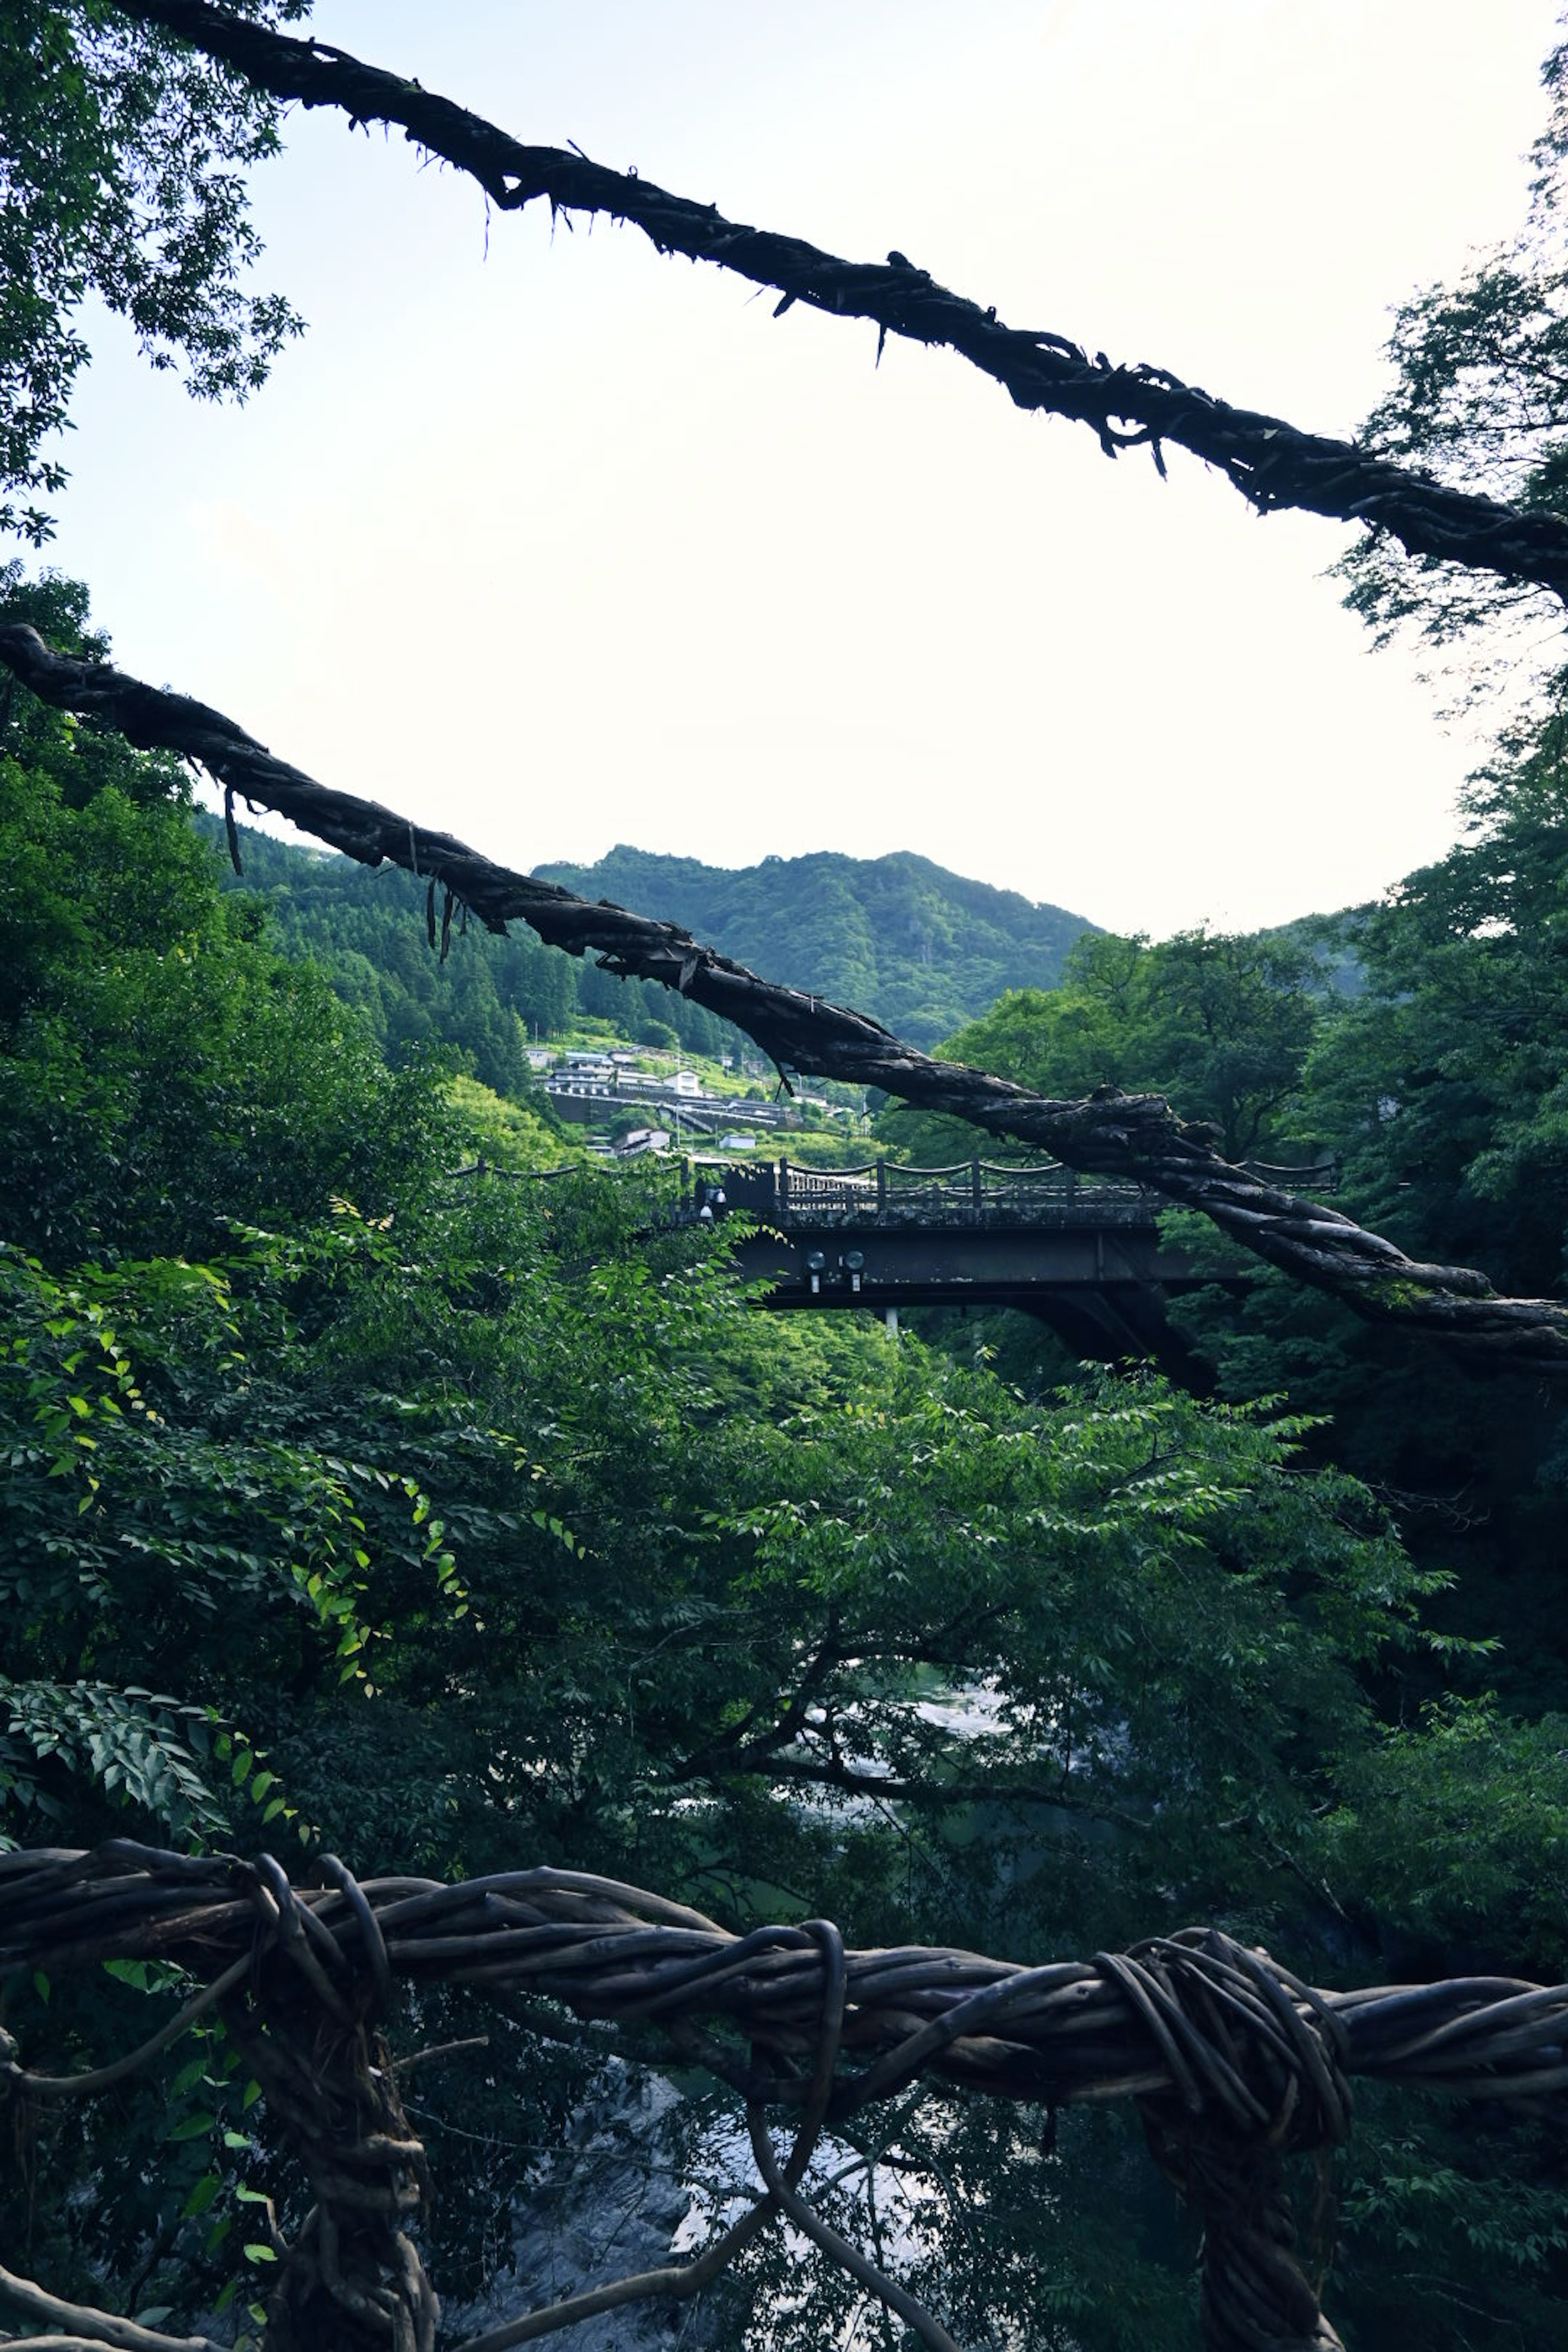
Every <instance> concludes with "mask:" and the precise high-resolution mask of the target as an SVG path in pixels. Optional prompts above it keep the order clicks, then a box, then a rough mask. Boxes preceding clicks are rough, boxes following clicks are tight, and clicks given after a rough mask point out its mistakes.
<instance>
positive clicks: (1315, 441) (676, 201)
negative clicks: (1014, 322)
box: [118, 0, 1568, 597]
mask: <svg viewBox="0 0 1568 2352" xmlns="http://www.w3.org/2000/svg"><path fill="white" fill-rule="evenodd" d="M118 5H119V8H120V13H121V15H122V16H130V17H132V18H133V19H135V20H137V21H138V22H140V23H142V24H144V25H154V26H163V28H164V29H165V30H166V31H168V32H171V33H174V34H175V35H177V36H178V37H179V38H180V39H182V40H185V41H189V42H191V43H192V44H193V45H194V46H195V47H197V48H200V49H204V50H205V51H206V53H207V54H208V55H209V56H210V57H213V58H217V59H219V60H220V61H221V62H222V63H223V64H225V65H227V66H229V67H232V68H235V69H236V70H237V71H238V72H239V73H241V74H243V75H244V76H245V78H246V79H247V81H250V82H253V83H254V84H255V85H256V86H257V88H258V89H265V90H268V91H269V92H270V93H271V94H272V95H273V96H274V97H275V98H279V99H283V100H292V101H294V102H296V103H298V104H300V105H301V106H307V107H315V106H328V107H332V108H335V109H336V110H338V111H340V112H341V113H343V114H345V115H347V117H348V118H349V121H351V123H364V122H384V123H391V124H395V125H396V126H397V127H398V128H399V129H400V130H402V131H405V133H406V134H407V136H408V137H409V139H410V140H412V141H414V142H416V144H417V145H418V146H420V147H421V148H423V149H424V150H425V152H426V153H427V154H431V155H439V156H440V157H441V158H442V159H443V161H444V162H446V163H451V164H453V165H454V166H455V167H456V168H457V169H458V170H459V171H462V172H466V173H468V174H469V175H470V176H471V177H472V178H473V179H475V180H477V181H478V183H479V185H480V187H481V188H483V190H484V192H485V194H486V196H487V197H488V198H489V202H490V203H491V204H492V205H495V207H496V208H497V210H498V211H500V212H517V211H521V209H522V208H523V207H524V206H525V205H531V204H533V203H536V202H540V201H543V202H547V203H548V204H549V205H550V207H551V211H552V214H553V213H555V212H557V211H562V212H566V213H574V212H577V213H589V214H593V213H601V214H604V215H607V216H608V217H609V218H611V219H613V220H616V221H630V222H632V223H633V224H634V225H635V226H637V227H638V228H640V229H641V230H642V231H643V233H644V235H645V236H647V238H648V239H649V240H650V242H651V243H652V244H653V245H654V247H656V248H657V249H658V252H660V253H667V254H668V253H679V254H684V255H685V256H686V257H688V258H689V260H692V261H707V262H711V263H713V264H715V265H716V266H717V267H718V268H721V269H728V270H732V271H734V272H735V273H736V274H737V275H739V276H740V277H742V278H746V279H748V280H750V282H751V283H752V284H753V285H756V286H763V287H767V288H770V289H773V291H775V292H776V293H777V294H778V295H779V297H780V299H779V302H778V305H777V311H776V312H775V315H777V313H778V312H783V311H784V310H788V309H789V308H790V306H791V305H792V304H793V303H795V302H805V303H809V304H810V305H811V307H812V308H813V309H815V310H826V311H829V312H832V313H834V314H835V315H837V316H838V317H841V318H852V319H864V320H870V321H872V322H873V323H874V324H875V325H876V328H877V331H878V352H879V354H880V351H881V346H882V342H883V341H884V340H885V339H886V338H887V337H888V336H889V335H898V336H900V337H903V338H906V339H908V340H910V341H915V342H921V343H926V344H932V345H942V344H945V345H947V346H949V347H950V348H951V349H952V350H953V351H955V352H959V353H960V354H961V355H962V356H963V358H964V359H966V360H968V361H969V362H971V364H972V365H973V366H974V367H977V368H979V369H980V370H982V372H983V373H984V374H986V375H989V376H991V377H993V378H994V380H995V381H996V382H997V383H1000V384H1001V385H1002V386H1003V387H1004V388H1005V391H1006V392H1007V393H1008V394H1009V395H1010V397H1011V398H1012V399H1013V400H1014V402H1016V404H1017V405H1018V406H1019V407H1020V408H1025V409H1043V410H1046V411H1047V412H1048V413H1050V414H1052V415H1058V416H1067V417H1076V418H1078V419H1079V421H1081V422H1082V423H1084V424H1087V425H1090V426H1092V428H1093V430H1094V431H1095V433H1096V434H1097V435H1098V436H1099V439H1100V446H1101V448H1102V449H1103V450H1104V451H1105V453H1106V455H1107V456H1108V457H1116V456H1117V455H1118V454H1119V452H1120V451H1121V450H1122V449H1127V448H1137V447H1147V448H1148V449H1149V450H1150V451H1151V453H1152V457H1153V458H1154V462H1155V464H1156V465H1157V466H1158V467H1159V468H1160V471H1161V472H1162V474H1163V472H1164V461H1163V454H1162V451H1163V444H1165V443H1166V442H1171V443H1173V444H1175V445H1177V446H1180V447H1182V448H1184V449H1186V450H1188V451H1190V452H1191V453H1192V455H1193V456H1194V457H1200V458H1202V459H1203V460H1204V462H1205V464H1206V465H1209V466H1213V467H1215V468H1216V470H1217V471H1219V472H1220V473H1222V474H1224V476H1225V477H1226V480H1227V481H1229V482H1230V483H1231V485H1232V486H1233V488H1236V489H1237V490H1239V491H1240V492H1241V494H1242V496H1243V497H1244V498H1245V499H1247V501H1248V502H1249V503H1250V504H1251V505H1252V506H1253V507H1254V508H1255V509H1257V510H1258V512H1259V513H1268V512H1269V511H1270V510H1272V509H1277V508H1286V507H1296V508H1301V509H1306V510H1307V511H1309V512H1310V513H1313V514H1321V515H1327V516H1330V517H1331V518H1333V519H1335V520H1342V521H1347V522H1358V523H1363V524H1364V525H1366V526H1367V527H1368V528H1369V529H1370V530H1386V531H1389V532H1391V533H1392V534H1393V535H1394V538H1396V539H1398V540H1399V541H1401V542H1402V544H1403V545H1404V546H1405V547H1406V548H1407V549H1408V550H1409V551H1410V552H1411V553H1412V554H1413V555H1416V556H1425V557H1428V558H1433V559H1437V560H1440V561H1443V562H1452V563H1459V564H1465V565H1468V566H1470V567H1474V568H1478V569H1480V570H1483V571H1489V572H1500V573H1502V574H1503V575H1504V576H1505V577H1507V578H1509V579H1514V580H1524V581H1531V582H1533V583H1535V584H1537V585H1538V586H1540V587H1542V588H1545V589H1548V590H1550V591H1551V592H1552V593H1553V594H1554V595H1557V596H1559V597H1568V524H1565V523H1564V522H1563V520H1560V519H1559V518H1558V517H1557V516H1555V515H1549V514H1525V513H1521V512H1519V511H1518V510H1517V509H1514V508H1511V507H1508V506H1504V505H1501V504H1500V503H1498V502H1497V501H1496V500H1494V499H1487V498H1480V497H1477V496H1475V495H1473V494H1472V493H1470V492H1468V491H1463V490H1457V489H1452V488H1448V487H1447V485H1446V484H1445V483H1442V482H1440V481H1438V480H1436V478H1434V477H1433V476H1431V475H1429V474H1426V473H1421V472H1418V471H1416V470H1415V468H1413V467H1405V466H1399V465H1395V464H1394V463H1392V462H1391V461H1390V460H1389V459H1387V458H1384V457H1375V456H1373V454H1372V453H1371V452H1370V451H1369V450H1367V449H1365V448H1363V447H1360V446H1357V445H1356V444H1355V443H1354V442H1351V441H1342V440H1337V439H1334V438H1332V437H1331V436H1327V435H1324V434H1317V433H1304V432H1302V431H1300V429H1299V428H1298V427H1297V426H1295V425H1290V424H1288V423H1287V422H1286V420H1285V419H1284V418H1283V417H1279V416H1268V415H1262V414H1260V413H1259V412H1258V411H1257V410H1255V409H1247V408H1237V407H1233V406H1232V405H1231V404H1229V403H1228V402H1226V401H1223V400H1215V399H1214V398H1212V397H1211V396H1210V394H1207V393H1206V392H1203V391H1201V390H1199V389H1198V387H1197V386H1196V385H1194V384H1189V383H1184V382H1183V381H1182V379H1181V378H1180V377H1179V376H1177V375H1174V374H1173V373H1171V371H1170V370H1169V369H1168V368H1161V367H1150V366H1147V365H1142V364H1140V365H1138V366H1133V367H1124V366H1118V365H1115V364H1113V363H1112V362H1111V361H1110V360H1109V359H1108V358H1107V357H1106V355H1105V353H1104V352H1096V353H1095V354H1094V356H1093V358H1092V359H1091V358H1090V357H1089V353H1088V352H1087V351H1085V350H1084V349H1083V348H1082V347H1081V346H1080V345H1079V344H1078V343H1075V342H1073V341H1070V340H1069V339H1068V337H1067V336H1064V335H1058V334H1055V333H1052V332H1050V331H1045V330H1040V329H1032V328H1015V327H1009V326H1007V325H1006V324H1005V322H1004V321H1003V320H1000V319H998V318H997V316H996V313H995V310H994V309H983V308H982V307H981V305H980V304H979V303H978V302H973V301H970V300H968V299H965V298H964V297H963V296H962V295H958V294H953V293H951V292H950V291H949V290H948V289H946V288H945V287H942V286H939V285H937V284H936V283H935V282H934V281H933V280H932V278H931V277H930V275H929V274H928V272H926V271H925V270H923V269H918V268H915V267H914V266H913V264H912V263H910V261H908V260H906V259H905V257H904V256H903V255H902V254H900V253H890V254H889V256H888V259H887V261H886V263H885V264H881V263H878V264H867V263H863V262H850V261H845V260H842V259H840V258H839V257H837V256H836V255H834V254H830V253H824V252H822V251H821V250H820V249H819V248H818V247H816V246H814V245H810V244H807V243H806V242H805V239H804V238H801V237H794V236H778V235H775V234H773V232H771V231H767V230H763V229H757V228H752V227H748V226H745V225H744V224H743V223H740V222H736V221H731V220H727V219H725V217H724V216H723V215H722V214H721V213H720V212H719V210H718V208H717V207H716V206H715V205H702V204H694V203H693V202H691V200H690V199H689V197H685V196H678V195H673V194H670V193H669V191H668V189H665V188H661V187H658V185H656V184H655V183H654V182H652V181H650V180H645V179H642V178H640V177H639V176H638V174H637V173H636V172H627V173H622V172H614V171H610V170H607V169H606V168H605V166H604V165H603V164H599V163H591V162H590V161H589V159H588V158H587V157H586V156H585V155H583V154H582V153H580V152H572V151H569V150H566V149H563V148H558V147H539V146H531V145H529V144H526V143H525V142H522V141H521V140H517V139H514V138H512V137H510V134H509V133H508V132H506V131H502V130H500V128H499V127H498V126H497V125H496V124H495V123H493V122H488V121H485V120H484V118H483V117H482V116H480V115H477V114H471V113H469V112H468V111H467V110H466V109H464V108H463V107H460V106H457V105H455V104H454V103H453V101H452V100H450V99H447V98H442V97H440V96H439V95H438V94H437V93H436V92H435V91H432V90H426V89H421V88H420V86H419V84H418V83H417V82H416V81H409V80H406V79H404V78H403V77H401V76H400V75H397V74H393V73H387V72H384V71H383V70H382V69H381V68H378V67H375V66H371V65H366V64H365V63H364V62H363V59H361V58H355V57H353V56H351V55H350V54H349V52H348V51H347V50H346V49H341V48H338V47H334V46H333V45H332V44H331V42H327V41H315V40H300V39H296V38H293V37H289V36H288V35H286V34H281V33H275V32H271V31H269V30H268V27H267V26H262V25H258V24H255V23H253V22H251V21H249V20H247V19H246V18H243V17H238V16H232V15H231V14H230V13H229V12H228V11H227V10H226V9H223V8H217V7H213V6H210V5H207V0H118Z"/></svg>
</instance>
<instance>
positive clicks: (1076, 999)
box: [879, 931, 1326, 1161]
mask: <svg viewBox="0 0 1568 2352" xmlns="http://www.w3.org/2000/svg"><path fill="white" fill-rule="evenodd" d="M1325 993H1326V991H1325V985H1324V978H1323V968H1322V964H1321V961H1320V959H1319V957H1318V955H1317V954H1315V953H1314V952H1313V950H1312V949H1311V948H1310V947H1309V946H1307V945H1306V944H1304V943H1303V942H1302V941H1301V940H1299V939H1297V938H1295V937H1293V936H1291V935H1289V934H1286V933H1283V932H1271V931H1259V932H1256V933H1253V934H1251V935H1250V936H1247V937H1237V936H1233V935H1230V934H1227V933H1223V932H1212V931H1182V932H1179V933H1177V935H1176V936H1175V937H1174V938H1173V939H1170V940H1161V941H1160V942H1159V943H1158V944H1157V945H1152V944H1151V943H1150V941H1149V940H1146V939H1142V938H1133V939H1124V938H1121V937H1119V936H1118V935H1117V934H1115V933H1114V932H1105V931H1101V932H1094V933H1086V934H1085V935H1084V936H1083V937H1082V938H1080V939H1079V941H1078V943H1077V945H1076V946H1075V947H1074V948H1073V950H1072V952H1071V953H1070V954H1069V956H1068V960H1067V965H1066V969H1065V971H1064V972H1063V974H1062V980H1061V984H1060V986H1059V987H1057V988H1053V989H1051V990H1050V991H1049V992H1046V991H1043V990H1041V989H1037V988H1020V989H1010V990H1009V991H1008V992H1006V993H1005V995H1004V996H1003V997H1002V998H1001V999H1000V1000H999V1002H998V1003H995V1004H994V1005H993V1006H991V1008H990V1009H989V1010H988V1011H987V1012H986V1013H984V1014H983V1015H982V1016H981V1018H980V1019H979V1020H978V1021H972V1022H971V1023H970V1024H968V1026H967V1027H966V1028H963V1029H961V1030H960V1031H959V1032H958V1034H956V1035H955V1036H953V1037H952V1038H950V1039H949V1040H948V1042H947V1044H946V1045H945V1046H944V1047H943V1049H942V1050H943V1053H944V1054H945V1055H948V1056H950V1057H951V1058H952V1060H953V1061H956V1062H968V1063H971V1064H973V1066H975V1067H976V1068H979V1069H984V1070H995V1071H998V1072H1000V1073H1002V1074H1003V1075H1004V1076H1007V1077H1010V1078H1015V1079H1016V1080H1017V1081H1018V1083H1019V1084H1020V1085H1022V1086H1028V1087H1035V1088H1037V1090H1038V1091H1039V1092H1040V1093H1041V1094H1046V1095H1054V1096H1056V1097H1059V1098H1061V1099H1065V1100H1078V1099H1080V1098H1081V1097H1083V1096H1085V1095H1088V1094H1090V1093H1092V1092H1093V1090H1094V1088H1095V1087H1099V1086H1118V1087H1123V1088H1124V1089H1125V1090H1126V1091H1127V1092H1128V1093H1132V1094H1135V1093H1138V1092H1140V1091H1143V1090H1151V1091H1153V1092H1157V1093H1169V1094H1170V1095H1171V1096H1172V1097H1173V1100H1175V1101H1176V1102H1177V1103H1178V1104H1179V1105H1180V1108H1181V1110H1182V1115H1183V1117H1184V1118H1189V1119H1193V1120H1197V1121H1206V1122H1207V1123H1208V1124H1209V1125H1210V1126H1211V1127H1212V1129H1213V1130H1214V1139H1215V1144H1216V1145H1217V1147H1218V1149H1219V1150H1222V1151H1223V1152H1224V1153H1225V1156H1226V1159H1228V1160H1245V1159H1248V1158H1262V1159H1268V1158H1269V1157H1271V1156H1278V1157H1282V1156H1284V1155H1286V1154H1289V1153H1293V1152H1300V1150H1302V1148H1303V1134H1302V1126H1301V1118H1302V1112H1303V1108H1304V1106H1303V1101H1302V1093H1301V1079H1302V1072H1303V1070H1304V1067H1305V1065H1306V1059H1307V1054H1308V1050H1309V1048H1310V1045H1311V1041H1312V1037H1313V1034H1314V1031H1315V1029H1316V1027H1317V1024H1318V1021H1319V1018H1320V1015H1321V1010H1322V1006H1323V1002H1324V997H1325ZM879 1131H880V1133H881V1134H882V1136H883V1137H884V1139H885V1140H886V1141H887V1142H888V1143H889V1144H890V1145H892V1146H894V1147H896V1148H897V1149H898V1150H900V1151H905V1152H908V1153H909V1154H910V1157H911V1158H914V1159H917V1160H937V1161H940V1160H952V1159H956V1158H961V1157H966V1156H967V1155H968V1154H969V1153H970V1152H971V1151H972V1150H973V1149H974V1148H975V1131H974V1130H973V1129H970V1128H968V1127H966V1126H964V1125H963V1123H962V1122H960V1121H958V1120H955V1119H942V1118H932V1117H931V1116H930V1115H929V1114H926V1113H922V1112H918V1111H914V1110H911V1109H909V1108H906V1107H904V1106H901V1105H896V1106H891V1107H889V1109H888V1110H887V1112H886V1113H885V1115H884V1117H883V1118H882V1120H881V1122H880V1129H879ZM984 1148H985V1150H987V1151H988V1152H992V1153H994V1146H993V1145H992V1144H990V1143H989V1142H987V1143H986V1144H985V1146H984Z"/></svg>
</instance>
